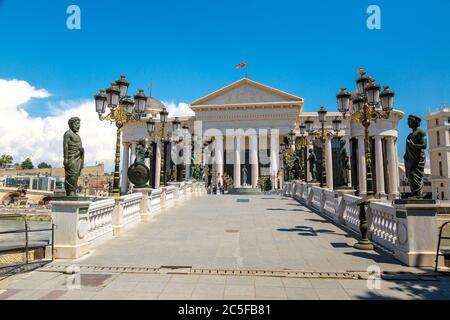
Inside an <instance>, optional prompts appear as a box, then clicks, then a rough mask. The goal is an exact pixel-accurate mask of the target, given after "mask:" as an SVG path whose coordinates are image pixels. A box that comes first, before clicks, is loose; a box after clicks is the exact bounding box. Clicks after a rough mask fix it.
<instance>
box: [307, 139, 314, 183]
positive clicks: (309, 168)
mask: <svg viewBox="0 0 450 320" xmlns="http://www.w3.org/2000/svg"><path fill="white" fill-rule="evenodd" d="M307 141H308V146H307V149H306V159H307V160H306V181H307V182H309V181H311V180H312V178H313V177H312V174H311V166H310V165H309V161H308V157H309V150H313V151H314V145H313V141H312V140H311V139H308V140H307Z"/></svg>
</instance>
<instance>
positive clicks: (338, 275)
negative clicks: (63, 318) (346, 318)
mask: <svg viewBox="0 0 450 320" xmlns="http://www.w3.org/2000/svg"><path fill="white" fill-rule="evenodd" d="M69 267H73V265H51V266H46V267H44V268H42V269H40V270H39V271H41V272H62V273H65V272H66V270H67V269H68V268H69ZM79 268H80V272H81V273H93V272H98V273H148V274H196V275H202V274H203V275H240V276H261V277H292V278H333V279H358V278H359V276H358V274H355V273H349V272H307V271H292V270H250V269H248V270H244V269H196V268H192V267H190V266H161V267H160V268H145V267H103V266H89V265H85V266H79Z"/></svg>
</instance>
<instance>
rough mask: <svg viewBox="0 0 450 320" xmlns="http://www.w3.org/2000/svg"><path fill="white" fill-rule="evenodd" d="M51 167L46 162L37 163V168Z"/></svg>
mask: <svg viewBox="0 0 450 320" xmlns="http://www.w3.org/2000/svg"><path fill="white" fill-rule="evenodd" d="M51 167H52V166H51V165H49V164H48V163H46V162H41V163H39V164H38V168H39V169H48V168H51Z"/></svg>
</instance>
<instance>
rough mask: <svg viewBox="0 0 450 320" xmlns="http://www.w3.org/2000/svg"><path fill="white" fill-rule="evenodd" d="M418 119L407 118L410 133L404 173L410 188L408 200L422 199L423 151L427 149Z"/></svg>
mask: <svg viewBox="0 0 450 320" xmlns="http://www.w3.org/2000/svg"><path fill="white" fill-rule="evenodd" d="M421 120H422V119H420V118H419V117H417V116H414V115H410V116H409V117H408V126H409V127H410V128H411V129H412V132H411V133H410V134H409V135H408V137H407V138H406V152H405V155H404V160H405V173H406V177H407V178H408V181H409V186H410V188H411V197H410V199H422V198H423V176H424V169H425V160H426V157H425V150H426V148H427V135H426V133H425V131H424V130H423V129H422V128H420V122H421Z"/></svg>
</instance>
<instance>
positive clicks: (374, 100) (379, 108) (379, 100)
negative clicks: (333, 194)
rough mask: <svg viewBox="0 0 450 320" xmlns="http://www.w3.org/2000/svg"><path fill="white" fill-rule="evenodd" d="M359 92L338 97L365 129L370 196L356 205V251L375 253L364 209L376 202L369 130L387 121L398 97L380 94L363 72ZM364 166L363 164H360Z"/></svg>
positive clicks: (385, 92)
mask: <svg viewBox="0 0 450 320" xmlns="http://www.w3.org/2000/svg"><path fill="white" fill-rule="evenodd" d="M356 85H357V92H356V93H355V94H354V95H353V97H352V95H351V94H350V93H349V92H347V89H346V88H342V89H341V91H340V92H339V93H338V94H337V95H336V98H337V102H338V108H339V111H340V112H341V113H342V114H343V115H344V117H345V116H346V114H347V113H348V112H350V101H351V102H352V105H353V112H352V113H351V114H350V119H351V120H353V121H357V122H359V123H361V125H362V126H363V127H364V153H365V158H366V159H365V160H366V163H365V165H366V168H367V177H366V186H367V196H366V198H365V199H362V200H361V201H358V202H357V203H356V204H357V205H359V207H360V213H359V220H360V230H361V240H360V241H359V242H358V243H356V244H355V245H354V247H355V248H356V249H361V250H373V248H374V246H373V244H372V242H371V241H370V240H369V239H368V227H369V225H368V220H367V214H366V208H365V206H366V205H367V204H369V203H370V202H371V201H373V200H374V187H373V178H372V160H371V159H372V158H371V150H370V149H371V148H370V137H369V127H370V124H371V123H372V122H373V121H376V120H377V119H388V118H389V115H390V113H391V111H392V110H393V107H394V95H395V93H394V92H393V91H392V90H390V89H389V87H388V86H385V87H384V90H383V91H382V92H381V93H380V88H381V86H380V85H379V84H375V80H374V79H373V78H371V77H369V76H366V73H365V72H364V71H363V70H361V72H360V77H359V78H357V79H356ZM360 165H361V164H360Z"/></svg>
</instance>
